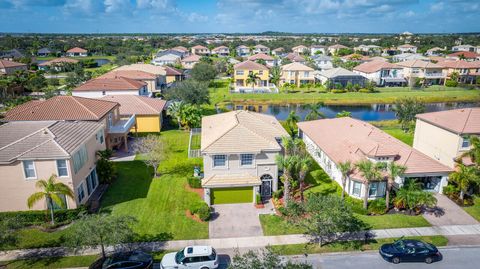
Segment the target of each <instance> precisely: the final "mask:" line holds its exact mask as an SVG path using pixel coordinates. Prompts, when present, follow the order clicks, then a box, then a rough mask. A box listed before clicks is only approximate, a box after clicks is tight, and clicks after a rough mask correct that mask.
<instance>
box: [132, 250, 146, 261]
mask: <svg viewBox="0 0 480 269" xmlns="http://www.w3.org/2000/svg"><path fill="white" fill-rule="evenodd" d="M149 259H150V257H149V255H148V254H146V253H143V252H133V253H132V254H131V255H130V257H128V260H129V261H138V262H145V261H148V260H149Z"/></svg>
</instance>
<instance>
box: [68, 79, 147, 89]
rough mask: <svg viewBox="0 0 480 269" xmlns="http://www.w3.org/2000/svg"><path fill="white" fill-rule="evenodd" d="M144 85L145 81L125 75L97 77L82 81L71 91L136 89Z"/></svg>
mask: <svg viewBox="0 0 480 269" xmlns="http://www.w3.org/2000/svg"><path fill="white" fill-rule="evenodd" d="M145 85H147V83H145V82H143V81H138V80H134V79H130V78H125V77H98V78H94V79H91V80H89V81H87V82H85V83H83V84H82V85H80V86H78V87H76V88H75V89H73V90H72V91H73V92H79V91H136V90H139V89H141V88H142V87H144V86H145Z"/></svg>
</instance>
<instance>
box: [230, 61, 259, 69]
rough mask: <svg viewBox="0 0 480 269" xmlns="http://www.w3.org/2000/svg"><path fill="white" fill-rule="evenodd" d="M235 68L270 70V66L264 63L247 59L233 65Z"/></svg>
mask: <svg viewBox="0 0 480 269" xmlns="http://www.w3.org/2000/svg"><path fill="white" fill-rule="evenodd" d="M233 69H235V70H237V69H239V70H268V68H267V67H266V66H264V65H262V64H259V63H256V62H252V61H250V60H246V61H244V62H241V63H238V64H236V65H234V66H233Z"/></svg>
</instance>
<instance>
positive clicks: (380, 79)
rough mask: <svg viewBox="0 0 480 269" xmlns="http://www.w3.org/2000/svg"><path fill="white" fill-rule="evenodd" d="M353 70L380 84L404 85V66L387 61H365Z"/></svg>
mask: <svg viewBox="0 0 480 269" xmlns="http://www.w3.org/2000/svg"><path fill="white" fill-rule="evenodd" d="M353 72H354V73H357V74H360V75H362V76H364V77H366V78H367V79H369V80H370V81H373V82H375V84H376V85H378V86H404V85H405V84H406V82H407V81H406V80H405V78H404V77H403V68H402V67H400V66H398V65H396V64H392V63H389V62H385V61H371V62H365V63H363V64H360V65H358V66H356V67H354V68H353Z"/></svg>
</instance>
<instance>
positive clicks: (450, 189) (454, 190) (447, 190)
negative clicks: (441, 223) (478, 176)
mask: <svg viewBox="0 0 480 269" xmlns="http://www.w3.org/2000/svg"><path fill="white" fill-rule="evenodd" d="M458 193H459V189H458V187H457V186H455V185H452V184H450V185H447V186H445V187H443V194H445V195H446V196H448V197H450V198H452V197H453V196H454V195H456V194H458Z"/></svg>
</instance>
